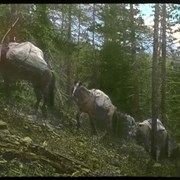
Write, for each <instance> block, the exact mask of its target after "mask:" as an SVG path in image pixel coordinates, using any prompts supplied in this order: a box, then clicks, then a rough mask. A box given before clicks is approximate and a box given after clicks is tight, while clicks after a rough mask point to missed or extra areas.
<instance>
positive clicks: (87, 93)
mask: <svg viewBox="0 0 180 180" xmlns="http://www.w3.org/2000/svg"><path fill="white" fill-rule="evenodd" d="M82 88H83V94H82V101H79V104H85V103H87V102H89V101H90V100H91V96H92V95H91V92H90V91H89V90H88V89H87V88H86V87H82Z"/></svg>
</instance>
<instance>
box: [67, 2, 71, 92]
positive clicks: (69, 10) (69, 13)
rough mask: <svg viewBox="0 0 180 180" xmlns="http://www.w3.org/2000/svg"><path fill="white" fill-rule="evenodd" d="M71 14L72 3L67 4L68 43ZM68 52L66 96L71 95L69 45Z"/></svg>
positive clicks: (69, 42)
mask: <svg viewBox="0 0 180 180" xmlns="http://www.w3.org/2000/svg"><path fill="white" fill-rule="evenodd" d="M71 14H72V5H71V4H69V5H68V34H67V39H68V44H69V45H70V44H71V21H72V18H71ZM67 52H68V54H67V62H66V75H67V88H66V93H67V95H68V96H70V95H71V86H72V83H71V72H72V65H71V47H68V51H67Z"/></svg>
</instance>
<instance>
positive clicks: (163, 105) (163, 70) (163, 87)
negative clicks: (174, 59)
mask: <svg viewBox="0 0 180 180" xmlns="http://www.w3.org/2000/svg"><path fill="white" fill-rule="evenodd" d="M161 24H162V64H161V82H162V85H161V120H162V121H163V123H164V125H167V124H166V123H167V122H166V4H163V9H162V22H161Z"/></svg>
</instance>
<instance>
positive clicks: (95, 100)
mask: <svg viewBox="0 0 180 180" xmlns="http://www.w3.org/2000/svg"><path fill="white" fill-rule="evenodd" d="M72 97H73V99H74V100H75V102H76V104H77V105H78V107H79V112H78V113H77V127H78V128H79V126H80V121H79V117H80V114H81V113H82V112H84V113H87V114H88V115H89V120H90V124H91V128H92V133H93V134H97V130H96V126H98V127H100V128H102V127H103V128H104V127H105V129H106V130H107V133H108V134H111V131H112V118H113V114H114V112H115V111H116V107H115V106H114V105H113V104H112V102H111V100H110V98H109V97H108V96H107V95H106V94H105V93H104V92H102V91H101V90H99V89H91V90H89V89H87V88H86V87H84V86H83V85H82V84H81V82H75V84H74V87H73V90H72Z"/></svg>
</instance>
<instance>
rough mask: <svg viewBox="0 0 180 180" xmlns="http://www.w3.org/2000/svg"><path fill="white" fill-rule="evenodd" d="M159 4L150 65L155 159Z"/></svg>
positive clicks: (156, 12)
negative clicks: (151, 63)
mask: <svg viewBox="0 0 180 180" xmlns="http://www.w3.org/2000/svg"><path fill="white" fill-rule="evenodd" d="M158 25H159V4H156V5H155V18H154V43H153V65H152V137H151V138H152V141H151V142H152V143H151V155H152V157H153V158H154V159H156V150H157V118H158V97H157V94H158V32H159V26H158Z"/></svg>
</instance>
